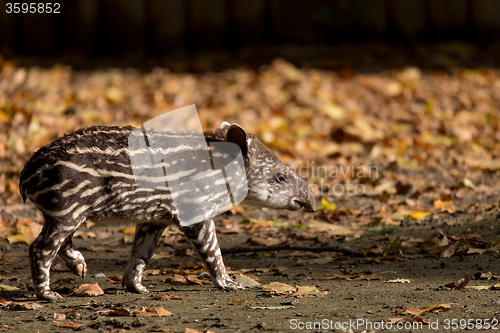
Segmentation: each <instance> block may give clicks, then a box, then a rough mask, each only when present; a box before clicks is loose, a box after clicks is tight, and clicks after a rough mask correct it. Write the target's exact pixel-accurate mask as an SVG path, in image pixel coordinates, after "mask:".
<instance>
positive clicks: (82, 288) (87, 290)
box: [70, 283, 104, 297]
mask: <svg viewBox="0 0 500 333" xmlns="http://www.w3.org/2000/svg"><path fill="white" fill-rule="evenodd" d="M70 294H76V296H78V297H92V296H102V295H104V291H103V290H102V289H101V287H100V286H99V284H98V283H94V284H88V283H83V284H81V285H79V286H76V287H75V288H73V290H72V291H71V293H70Z"/></svg>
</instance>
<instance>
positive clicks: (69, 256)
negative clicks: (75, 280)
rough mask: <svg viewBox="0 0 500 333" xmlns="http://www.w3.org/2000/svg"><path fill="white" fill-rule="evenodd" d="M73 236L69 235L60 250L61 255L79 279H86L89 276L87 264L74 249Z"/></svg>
mask: <svg viewBox="0 0 500 333" xmlns="http://www.w3.org/2000/svg"><path fill="white" fill-rule="evenodd" d="M72 237H73V234H71V235H69V236H68V238H66V240H65V241H64V243H63V244H62V246H61V248H60V249H59V255H60V256H61V258H62V259H63V260H64V262H65V263H66V266H68V268H69V270H70V271H72V272H73V273H74V274H76V275H78V276H79V277H82V278H84V277H85V275H87V263H86V262H85V258H84V257H83V255H82V254H81V253H80V251H77V250H75V249H74V248H73V240H72Z"/></svg>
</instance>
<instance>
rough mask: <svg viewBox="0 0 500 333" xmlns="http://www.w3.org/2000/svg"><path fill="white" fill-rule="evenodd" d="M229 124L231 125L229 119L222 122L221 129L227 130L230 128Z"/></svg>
mask: <svg viewBox="0 0 500 333" xmlns="http://www.w3.org/2000/svg"><path fill="white" fill-rule="evenodd" d="M229 126H231V124H230V123H228V122H227V121H223V122H222V124H220V129H225V130H227V129H228V128H229Z"/></svg>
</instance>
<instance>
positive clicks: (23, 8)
mask: <svg viewBox="0 0 500 333" xmlns="http://www.w3.org/2000/svg"><path fill="white" fill-rule="evenodd" d="M5 11H6V12H7V14H11V13H14V14H19V13H23V14H27V13H31V14H35V13H38V14H60V13H61V4H60V3H58V2H54V3H52V2H47V3H36V2H31V3H26V2H23V3H19V2H14V3H12V2H7V3H5Z"/></svg>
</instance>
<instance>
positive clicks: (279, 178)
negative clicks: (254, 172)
mask: <svg viewBox="0 0 500 333" xmlns="http://www.w3.org/2000/svg"><path fill="white" fill-rule="evenodd" d="M274 178H276V180H277V181H279V182H280V183H285V182H286V178H285V175H284V174H282V173H281V172H276V173H275V174H274Z"/></svg>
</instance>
